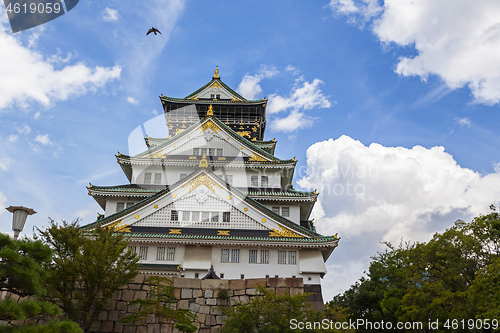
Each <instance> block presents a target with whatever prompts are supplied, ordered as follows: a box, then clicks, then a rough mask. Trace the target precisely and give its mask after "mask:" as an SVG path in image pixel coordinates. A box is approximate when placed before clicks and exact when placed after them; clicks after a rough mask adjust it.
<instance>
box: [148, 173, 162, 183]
mask: <svg viewBox="0 0 500 333" xmlns="http://www.w3.org/2000/svg"><path fill="white" fill-rule="evenodd" d="M152 177H153V174H152V173H151V172H146V173H144V184H151V180H152V179H153V178H152ZM153 184H155V185H160V184H161V173H155V174H154V182H153Z"/></svg>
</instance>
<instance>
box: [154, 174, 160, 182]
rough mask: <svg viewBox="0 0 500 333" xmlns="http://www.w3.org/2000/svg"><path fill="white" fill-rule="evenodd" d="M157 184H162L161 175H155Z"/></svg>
mask: <svg viewBox="0 0 500 333" xmlns="http://www.w3.org/2000/svg"><path fill="white" fill-rule="evenodd" d="M155 184H156V185H160V184H161V173H155Z"/></svg>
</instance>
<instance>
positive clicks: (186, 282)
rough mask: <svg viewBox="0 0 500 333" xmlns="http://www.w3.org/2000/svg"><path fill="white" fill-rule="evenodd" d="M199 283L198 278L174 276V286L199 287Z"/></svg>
mask: <svg viewBox="0 0 500 333" xmlns="http://www.w3.org/2000/svg"><path fill="white" fill-rule="evenodd" d="M204 281H206V280H204ZM200 285H201V280H200V279H187V278H174V287H175V288H192V289H200Z"/></svg>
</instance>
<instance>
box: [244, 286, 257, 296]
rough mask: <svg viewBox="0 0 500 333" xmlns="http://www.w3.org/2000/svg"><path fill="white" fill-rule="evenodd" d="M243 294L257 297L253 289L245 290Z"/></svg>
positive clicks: (255, 290)
mask: <svg viewBox="0 0 500 333" xmlns="http://www.w3.org/2000/svg"><path fill="white" fill-rule="evenodd" d="M245 293H246V294H247V295H252V296H255V295H257V294H258V293H257V289H255V288H249V289H247V290H246V291H245Z"/></svg>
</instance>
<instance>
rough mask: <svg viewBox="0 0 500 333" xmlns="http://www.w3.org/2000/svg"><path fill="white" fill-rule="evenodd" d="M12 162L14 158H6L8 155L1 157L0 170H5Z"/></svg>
mask: <svg viewBox="0 0 500 333" xmlns="http://www.w3.org/2000/svg"><path fill="white" fill-rule="evenodd" d="M13 162H14V160H12V159H11V158H8V157H2V158H0V170H1V171H7V170H9V167H10V166H11V164H12V163H13ZM0 194H1V193H0Z"/></svg>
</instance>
